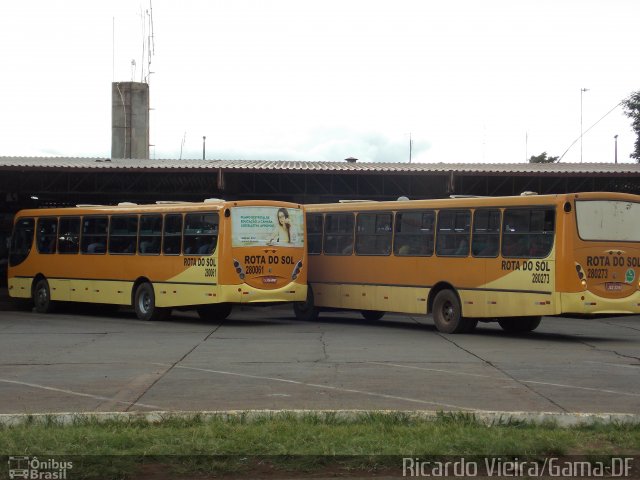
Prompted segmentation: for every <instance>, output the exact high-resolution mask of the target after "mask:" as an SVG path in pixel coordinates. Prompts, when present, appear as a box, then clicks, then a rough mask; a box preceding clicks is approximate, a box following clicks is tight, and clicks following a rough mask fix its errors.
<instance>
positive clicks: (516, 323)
mask: <svg viewBox="0 0 640 480" xmlns="http://www.w3.org/2000/svg"><path fill="white" fill-rule="evenodd" d="M541 321H542V317H539V316H538V317H507V318H500V319H498V323H499V324H500V326H501V327H502V329H503V330H504V331H505V332H509V333H525V332H533V331H534V330H535V329H536V328H538V326H539V325H540V322H541Z"/></svg>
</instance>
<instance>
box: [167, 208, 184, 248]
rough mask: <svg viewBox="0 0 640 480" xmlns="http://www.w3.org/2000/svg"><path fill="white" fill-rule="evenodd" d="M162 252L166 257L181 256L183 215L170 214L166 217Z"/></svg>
mask: <svg viewBox="0 0 640 480" xmlns="http://www.w3.org/2000/svg"><path fill="white" fill-rule="evenodd" d="M163 242H164V243H163V244H162V252H163V253H164V254H165V255H179V254H180V251H181V250H182V215H181V214H179V213H178V214H173V213H172V214H170V215H165V217H164V237H163Z"/></svg>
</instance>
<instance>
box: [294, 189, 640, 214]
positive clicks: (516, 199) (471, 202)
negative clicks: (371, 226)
mask: <svg viewBox="0 0 640 480" xmlns="http://www.w3.org/2000/svg"><path fill="white" fill-rule="evenodd" d="M572 199H573V200H578V199H584V200H602V199H610V200H626V201H630V202H640V196H638V195H632V194H629V193H615V192H583V193H563V194H556V195H535V194H530V193H528V194H527V195H520V196H511V197H455V198H440V199H429V200H396V201H383V202H377V201H359V202H338V203H316V204H309V205H305V208H306V210H307V211H308V212H323V211H328V210H331V211H354V210H400V209H415V208H476V207H491V206H496V207H509V206H524V205H552V204H557V203H562V202H565V201H569V200H572Z"/></svg>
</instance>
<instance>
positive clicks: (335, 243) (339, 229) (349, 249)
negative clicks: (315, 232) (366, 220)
mask: <svg viewBox="0 0 640 480" xmlns="http://www.w3.org/2000/svg"><path fill="white" fill-rule="evenodd" d="M354 223H355V222H354V217H353V213H329V214H327V215H326V217H325V222H324V253H326V254H329V255H351V254H352V253H353V225H354Z"/></svg>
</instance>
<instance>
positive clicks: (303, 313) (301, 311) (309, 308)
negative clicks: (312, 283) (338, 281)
mask: <svg viewBox="0 0 640 480" xmlns="http://www.w3.org/2000/svg"><path fill="white" fill-rule="evenodd" d="M293 313H295V315H296V318H297V319H298V320H300V321H302V322H313V321H315V320H317V319H318V313H319V311H318V308H317V307H316V306H315V304H314V302H313V291H312V290H311V287H308V288H307V299H306V300H305V301H304V302H293Z"/></svg>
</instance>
